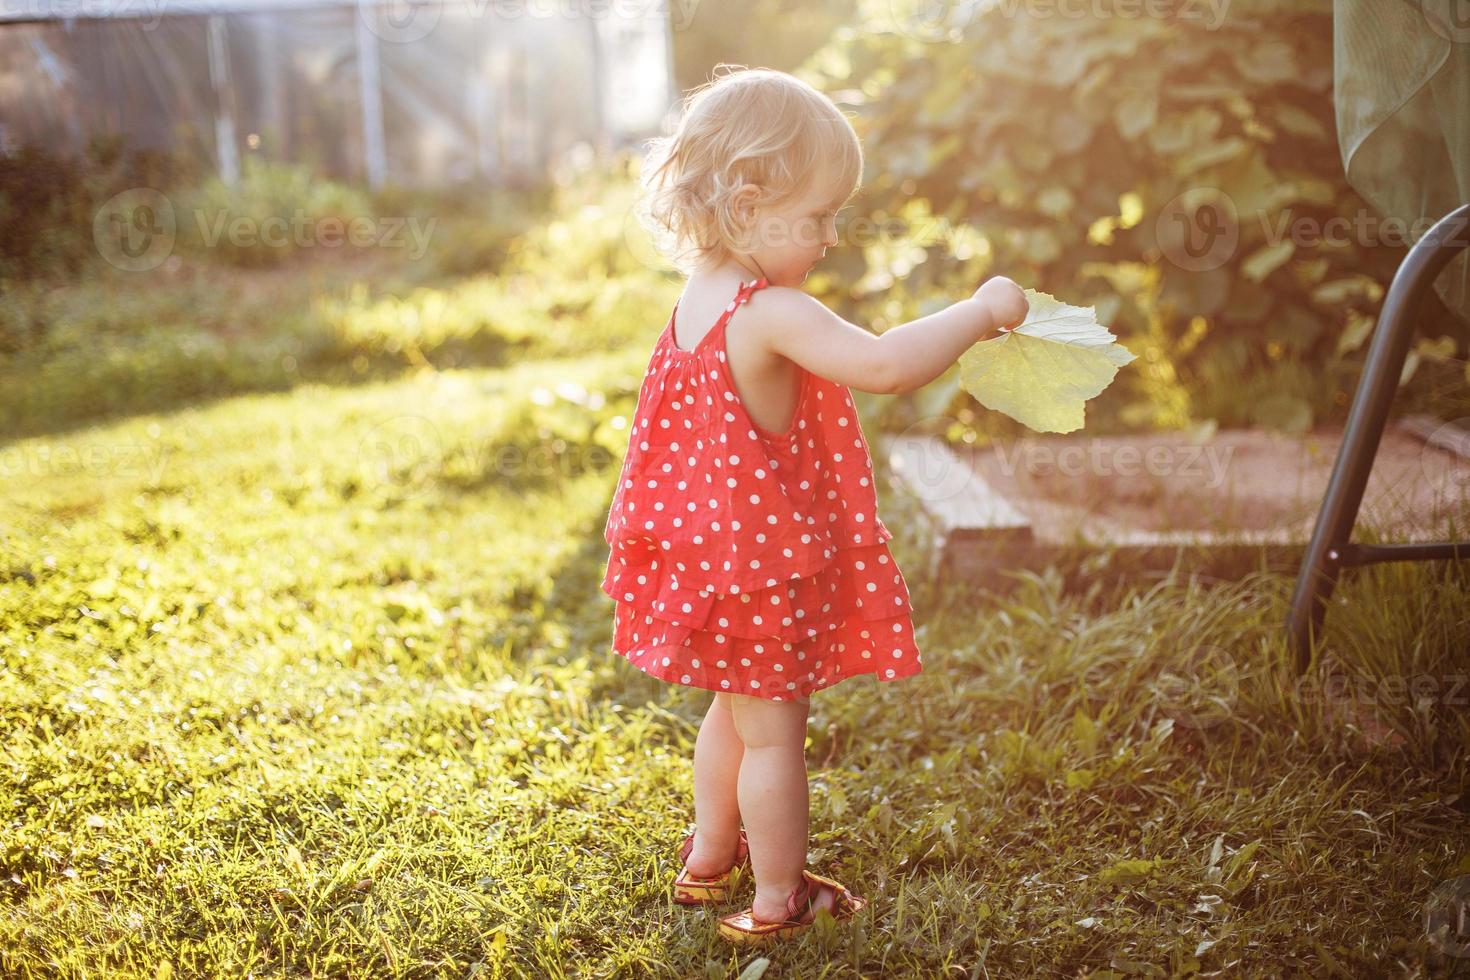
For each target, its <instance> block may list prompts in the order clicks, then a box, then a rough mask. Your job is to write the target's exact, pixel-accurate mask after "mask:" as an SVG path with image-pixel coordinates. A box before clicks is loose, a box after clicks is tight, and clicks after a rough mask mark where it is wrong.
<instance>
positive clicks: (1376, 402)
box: [1286, 204, 1470, 673]
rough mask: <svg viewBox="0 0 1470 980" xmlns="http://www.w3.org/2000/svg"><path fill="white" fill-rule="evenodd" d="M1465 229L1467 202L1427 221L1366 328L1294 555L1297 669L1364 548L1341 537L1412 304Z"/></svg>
mask: <svg viewBox="0 0 1470 980" xmlns="http://www.w3.org/2000/svg"><path fill="white" fill-rule="evenodd" d="M1467 229H1470V204H1465V205H1461V206H1460V207H1459V208H1457V209H1455V210H1454V211H1452V212H1450V213H1449V214H1447V215H1445V216H1444V217H1443V218H1441V219H1440V220H1439V221H1437V222H1435V225H1434V227H1433V228H1431V229H1429V232H1428V233H1427V234H1426V235H1425V236H1424V237H1423V238H1421V239H1420V240H1419V241H1418V242H1416V243H1415V244H1414V247H1413V248H1411V249H1410V250H1409V254H1408V255H1407V256H1405V258H1404V261H1403V263H1402V264H1401V265H1400V266H1399V268H1398V271H1397V272H1396V273H1394V277H1393V283H1392V284H1391V285H1390V286H1389V288H1388V296H1387V297H1386V298H1385V299H1384V301H1383V313H1382V315H1381V316H1380V318H1379V321H1378V329H1377V330H1375V331H1374V334H1373V342H1372V344H1371V346H1370V347H1369V350H1368V359H1367V362H1366V363H1365V365H1364V367H1363V377H1362V380H1361V381H1359V383H1358V390H1357V393H1356V394H1355V395H1354V396H1353V405H1352V409H1351V411H1350V412H1349V414H1348V421H1347V428H1346V430H1345V431H1344V433H1343V437H1342V444H1341V445H1340V446H1339V447H1338V452H1337V462H1336V463H1335V464H1334V465H1333V467H1332V476H1331V478H1330V479H1329V481H1328V483H1327V493H1326V495H1325V497H1324V499H1323V501H1322V507H1321V509H1320V510H1318V511H1317V522H1316V525H1315V526H1314V527H1313V529H1312V539H1311V542H1310V543H1309V544H1308V545H1307V551H1306V554H1305V555H1304V556H1303V558H1302V567H1301V571H1300V572H1299V573H1298V575H1297V581H1296V589H1295V591H1294V592H1293V594H1292V597H1291V611H1290V613H1289V614H1288V616H1287V620H1286V629H1287V637H1288V641H1289V642H1290V645H1291V649H1292V653H1293V656H1294V659H1295V662H1296V668H1297V672H1298V673H1305V672H1306V671H1307V669H1308V668H1309V667H1310V666H1311V663H1312V660H1313V658H1314V655H1315V653H1316V647H1317V643H1318V641H1319V639H1320V633H1321V629H1322V620H1323V618H1324V616H1325V615H1326V606H1327V603H1328V602H1329V601H1330V600H1331V599H1332V592H1333V589H1334V588H1335V587H1336V585H1337V577H1338V574H1339V572H1340V571H1341V569H1342V568H1343V567H1344V566H1348V565H1353V564H1359V563H1361V560H1362V558H1363V557H1364V556H1365V555H1366V554H1367V553H1366V552H1363V551H1361V550H1359V549H1357V548H1353V549H1352V550H1351V551H1349V543H1348V542H1349V538H1350V537H1351V536H1352V532H1353V525H1354V523H1355V522H1356V521H1357V517H1358V507H1359V505H1360V504H1361V503H1362V501H1363V489H1364V487H1365V486H1366V485H1367V483H1368V475H1369V473H1370V472H1371V471H1372V469H1373V458H1374V456H1375V455H1376V454H1377V452H1378V440H1379V437H1380V436H1381V435H1382V434H1383V425H1384V422H1385V420H1386V419H1387V418H1388V410H1389V408H1390V407H1391V406H1392V404H1393V397H1394V393H1395V392H1396V391H1397V389H1398V382H1399V375H1400V374H1401V373H1402V371H1403V366H1404V358H1405V356H1406V355H1407V353H1408V350H1409V341H1410V340H1411V339H1412V338H1413V334H1414V328H1415V326H1417V315H1418V312H1419V304H1420V303H1421V301H1422V300H1423V298H1424V294H1425V292H1427V291H1428V290H1429V289H1430V288H1431V287H1432V286H1433V285H1434V279H1435V277H1436V276H1437V275H1439V272H1440V270H1441V269H1443V268H1444V267H1445V266H1446V265H1447V264H1449V261H1450V260H1451V259H1453V258H1454V257H1455V256H1456V255H1457V254H1459V252H1460V251H1461V250H1463V249H1464V248H1466V247H1467V246H1470V241H1467ZM1377 554H1379V555H1381V554H1384V552H1381V551H1380V552H1377ZM1403 554H1405V556H1406V557H1405V560H1412V558H1411V557H1410V556H1411V554H1412V553H1409V552H1405V553H1403Z"/></svg>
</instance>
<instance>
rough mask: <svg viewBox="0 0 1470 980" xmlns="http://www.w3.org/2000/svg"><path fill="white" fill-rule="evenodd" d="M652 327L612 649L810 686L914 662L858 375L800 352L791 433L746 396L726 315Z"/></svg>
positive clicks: (612, 558) (624, 506) (614, 516)
mask: <svg viewBox="0 0 1470 980" xmlns="http://www.w3.org/2000/svg"><path fill="white" fill-rule="evenodd" d="M766 285H768V282H767V280H766V279H764V278H761V279H755V280H752V281H750V282H747V283H742V284H741V286H740V288H739V290H738V291H737V293H736V296H735V299H734V300H732V301H731V303H730V305H729V306H728V307H726V308H725V310H724V312H723V313H722V314H721V315H720V318H719V320H718V321H717V322H716V323H715V325H714V326H713V327H712V328H711V329H710V331H709V332H708V333H707V334H706V335H705V337H704V338H703V339H702V340H701V341H700V342H699V343H698V344H697V345H696V346H695V347H694V349H693V350H684V349H683V348H680V347H678V346H676V345H675V344H674V320H675V317H676V316H677V315H678V304H677V303H676V304H675V306H674V312H673V313H672V314H671V315H670V317H669V322H668V325H667V326H666V327H665V328H664V331H663V333H662V334H661V335H660V336H659V338H658V341H657V342H656V343H655V345H654V349H653V356H652V357H651V358H650V360H649V364H648V370H647V372H646V373H645V375H644V378H643V383H642V386H641V388H640V390H639V393H638V404H637V408H636V410H635V415H634V419H633V425H632V430H631V433H630V435H629V441H628V452H627V455H626V456H625V457H624V459H623V466H622V472H621V474H620V475H619V478H618V485H617V489H616V490H615V492H614V494H613V500H612V506H611V509H610V510H609V513H608V518H607V526H606V529H605V532H604V538H605V539H606V541H607V543H608V545H609V546H610V548H611V551H610V554H609V558H608V564H607V570H606V573H605V575H604V577H603V582H602V589H603V591H604V592H606V593H607V594H608V596H610V597H611V598H612V599H613V600H614V603H615V613H614V626H613V650H614V652H616V653H617V654H619V655H621V656H623V657H626V658H627V659H628V660H629V661H630V662H631V663H632V664H633V665H634V666H635V667H637V668H639V669H640V670H642V671H644V672H645V673H648V674H650V675H652V676H654V677H658V678H660V679H662V680H665V681H669V682H671V683H675V684H683V685H687V686H692V687H699V688H704V689H706V690H711V691H726V692H729V693H732V694H749V695H753V696H756V697H761V698H768V699H770V700H772V701H789V700H804V699H806V698H807V697H808V696H809V695H810V694H811V693H812V692H813V691H817V690H820V689H822V688H824V687H831V686H832V685H833V684H836V683H838V682H839V681H842V680H844V679H846V678H849V677H854V676H857V675H861V674H873V675H875V676H876V678H877V679H878V680H879V681H893V680H898V679H899V678H902V677H908V676H911V675H913V674H917V673H919V672H920V671H921V669H922V665H921V663H922V662H921V659H920V654H919V649H918V647H917V645H916V644H915V641H914V630H913V622H912V619H911V606H910V603H909V592H908V586H907V584H906V583H905V582H904V579H903V574H902V573H901V572H900V571H899V568H898V564H897V563H896V562H895V561H894V559H893V555H892V554H891V553H890V552H889V549H888V545H887V543H886V542H887V541H888V540H889V539H890V538H892V537H893V534H892V533H891V532H890V531H889V530H888V528H887V527H885V526H884V525H883V522H882V521H881V520H880V519H879V518H878V509H877V494H876V490H875V487H874V482H873V464H872V459H871V457H870V455H869V453H868V444H867V440H866V439H865V438H864V437H863V433H862V429H861V428H860V427H859V425H858V416H857V411H856V407H855V406H854V404H853V400H852V393H851V391H850V390H849V389H848V388H847V386H845V385H839V384H836V383H834V382H832V381H829V380H827V379H826V378H823V377H821V376H820V375H817V374H813V373H812V372H810V371H807V370H805V369H804V368H802V367H801V366H800V365H796V370H797V371H798V372H799V374H800V377H801V386H800V394H799V396H798V400H797V407H796V414H795V417H794V418H793V420H792V423H791V426H790V428H789V429H788V430H787V431H786V432H784V433H777V432H770V431H768V430H765V429H762V428H761V427H760V426H758V425H756V424H755V422H754V421H752V420H751V418H750V417H749V416H748V415H747V414H746V410H745V407H744V405H743V404H742V403H741V401H740V396H739V395H738V394H737V393H736V391H735V387H734V384H733V383H732V381H731V375H730V370H729V365H728V363H727V361H726V357H725V343H724V332H725V325H726V323H727V322H728V321H729V320H730V318H731V317H732V315H733V314H734V313H735V311H736V309H737V308H738V307H739V306H740V305H741V304H742V303H744V302H745V301H746V300H748V299H749V298H750V296H751V295H752V294H753V293H754V292H755V291H756V290H758V289H761V288H763V287H765V286H766Z"/></svg>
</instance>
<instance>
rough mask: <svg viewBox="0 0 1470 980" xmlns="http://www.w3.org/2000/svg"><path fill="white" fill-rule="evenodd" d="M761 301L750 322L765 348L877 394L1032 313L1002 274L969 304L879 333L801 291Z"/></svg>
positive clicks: (897, 389) (926, 374)
mask: <svg viewBox="0 0 1470 980" xmlns="http://www.w3.org/2000/svg"><path fill="white" fill-rule="evenodd" d="M760 298H761V300H763V302H761V304H760V306H759V309H760V313H759V314H758V315H757V316H755V317H753V318H752V319H753V320H755V321H756V322H755V324H754V326H755V327H756V329H755V331H754V332H755V333H756V334H757V336H758V338H759V340H760V341H761V344H762V346H764V347H765V348H766V349H767V350H769V351H772V352H774V353H777V354H780V355H781V356H783V357H786V358H788V359H790V360H792V361H795V362H796V363H797V364H800V365H801V366H802V367H804V368H806V369H807V370H808V371H811V372H813V373H814V374H819V375H821V376H822V377H824V378H827V379H828V380H831V381H835V382H837V383H838V384H842V385H847V386H848V387H850V388H856V389H858V390H859V391H868V392H872V393H874V394H879V395H896V394H901V393H903V392H906V391H912V390H914V389H915V388H919V387H922V386H923V385H925V384H927V383H929V382H930V381H932V380H934V378H936V377H938V376H939V375H940V374H942V373H943V372H944V369H945V368H947V367H949V366H950V365H951V364H953V363H954V362H955V360H956V359H957V358H958V357H959V356H960V355H961V354H963V353H964V352H965V351H966V350H968V349H969V348H970V347H971V346H972V345H974V344H976V343H978V342H980V341H981V340H984V339H985V338H986V337H987V336H989V335H993V334H995V333H997V332H999V331H1000V330H1004V329H1010V328H1011V327H1014V326H1015V325H1016V324H1018V323H1020V322H1021V321H1022V320H1023V319H1024V318H1025V316H1026V311H1027V309H1028V304H1027V302H1026V298H1025V295H1024V293H1023V292H1022V291H1021V288H1020V287H1019V286H1017V285H1016V284H1015V283H1013V282H1011V281H1010V280H1009V279H1006V278H1004V277H1001V276H997V277H995V278H993V279H989V280H987V281H986V282H985V284H984V285H982V286H981V287H980V288H979V289H977V290H976V291H975V294H974V295H973V296H971V297H970V298H969V299H964V300H960V301H959V302H958V303H953V304H951V305H949V306H947V307H945V308H944V309H942V310H940V311H938V312H937V313H931V314H929V315H928V316H925V317H920V318H919V319H917V320H910V321H909V322H908V323H905V324H902V325H900V326H897V327H894V328H893V329H891V330H888V331H887V332H885V333H882V334H874V333H872V332H870V331H868V330H866V329H864V328H862V327H859V326H857V325H856V324H853V323H849V322H848V321H846V320H844V319H843V318H842V317H840V316H838V315H837V314H836V313H833V312H832V311H831V310H829V309H827V307H826V306H824V305H822V303H821V301H820V300H818V299H816V298H815V297H813V296H811V295H809V294H807V293H804V292H802V291H801V290H799V289H789V288H779V287H778V288H775V289H767V290H765V291H763V293H761V294H760ZM755 308H756V307H755V305H754V304H752V309H755Z"/></svg>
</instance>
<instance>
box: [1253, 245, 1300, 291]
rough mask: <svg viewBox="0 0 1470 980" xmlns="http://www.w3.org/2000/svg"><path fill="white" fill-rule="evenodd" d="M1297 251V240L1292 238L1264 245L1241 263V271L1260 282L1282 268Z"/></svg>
mask: <svg viewBox="0 0 1470 980" xmlns="http://www.w3.org/2000/svg"><path fill="white" fill-rule="evenodd" d="M1295 251H1296V242H1294V241H1292V240H1291V239H1290V238H1284V239H1282V240H1281V241H1279V242H1277V243H1276V244H1275V245H1263V246H1262V247H1261V248H1258V249H1256V250H1255V251H1254V252H1252V253H1251V255H1250V257H1249V258H1247V259H1246V260H1245V261H1244V262H1242V263H1241V264H1240V271H1241V272H1242V273H1243V274H1244V275H1245V277H1246V278H1247V279H1250V280H1252V281H1254V282H1260V281H1261V280H1262V279H1265V278H1266V277H1267V276H1269V275H1270V274H1271V273H1273V272H1275V271H1276V270H1277V269H1279V268H1281V266H1282V265H1284V264H1285V263H1286V260H1287V259H1289V258H1291V256H1292V254H1293V253H1294V252H1295Z"/></svg>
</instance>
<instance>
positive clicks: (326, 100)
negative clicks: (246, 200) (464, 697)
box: [0, 0, 675, 187]
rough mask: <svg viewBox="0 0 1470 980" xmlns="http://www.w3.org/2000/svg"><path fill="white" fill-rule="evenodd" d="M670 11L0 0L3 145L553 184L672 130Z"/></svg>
mask: <svg viewBox="0 0 1470 980" xmlns="http://www.w3.org/2000/svg"><path fill="white" fill-rule="evenodd" d="M670 35H671V31H670V26H669V20H668V12H667V8H665V7H663V6H662V5H659V4H621V5H620V4H617V3H612V4H608V3H598V2H590V0H561V2H558V3H544V2H537V0H514V2H508V0H454V2H446V0H426V2H410V0H356V2H347V3H343V2H340V0H338V2H333V0H0V154H6V153H14V152H15V150H16V149H17V148H18V147H20V146H22V145H25V144H28V143H29V144H36V145H39V146H41V147H43V148H45V149H47V150H50V151H53V152H58V153H60V152H68V151H70V152H80V151H82V150H84V149H85V147H86V146H87V145H88V143H89V142H90V141H91V140H92V139H93V138H94V137H97V136H104V135H116V136H120V137H122V139H123V140H124V142H125V145H126V146H127V147H128V148H130V149H139V150H158V151H165V152H171V153H195V154H198V155H199V156H200V157H201V158H202V159H205V160H207V161H209V164H210V166H212V167H215V168H217V171H218V173H219V174H220V176H221V177H222V178H224V179H225V180H226V181H229V182H233V181H234V180H235V179H236V178H237V177H238V175H239V173H240V161H241V158H242V156H243V155H245V154H247V153H249V154H259V155H261V156H264V157H266V158H267V159H270V160H274V161H282V162H292V163H301V164H306V165H308V166H310V167H311V168H313V169H314V170H315V171H316V172H318V173H321V174H324V175H328V176H332V177H335V178H338V179H343V180H351V181H358V182H362V183H365V184H368V185H370V186H373V187H379V186H383V185H385V184H389V183H391V184H396V185H401V186H412V187H436V186H443V185H447V184H454V183H459V182H462V181H476V180H484V181H488V182H492V183H503V184H526V183H537V182H539V181H540V180H541V179H542V176H543V175H544V174H545V173H546V170H547V168H548V167H549V166H550V165H552V164H553V163H554V162H555V161H556V160H557V159H558V158H559V157H560V156H561V155H562V154H564V153H566V152H568V151H570V150H572V149H574V148H579V147H580V148H581V149H582V150H583V151H585V150H586V149H587V148H591V149H592V150H593V151H594V152H597V153H599V154H602V153H605V152H607V151H609V150H615V149H621V148H625V147H630V146H633V145H635V144H636V143H637V142H638V141H639V140H640V139H643V138H646V137H648V136H651V135H655V134H657V133H658V132H659V129H660V125H661V123H662V121H663V118H664V115H665V113H667V112H668V110H669V108H670V106H671V105H672V103H673V101H674V98H675V94H674V87H673V80H672V53H671V36H670Z"/></svg>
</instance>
